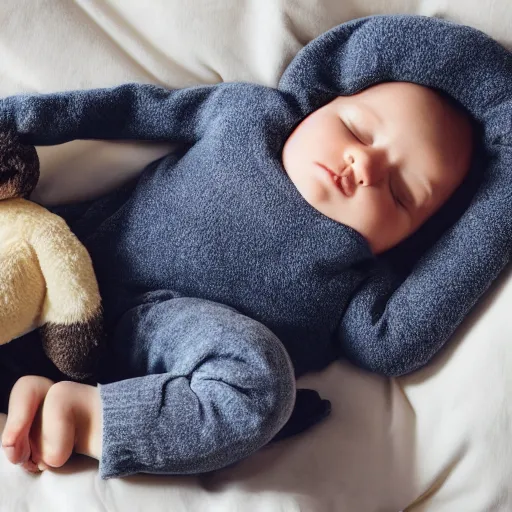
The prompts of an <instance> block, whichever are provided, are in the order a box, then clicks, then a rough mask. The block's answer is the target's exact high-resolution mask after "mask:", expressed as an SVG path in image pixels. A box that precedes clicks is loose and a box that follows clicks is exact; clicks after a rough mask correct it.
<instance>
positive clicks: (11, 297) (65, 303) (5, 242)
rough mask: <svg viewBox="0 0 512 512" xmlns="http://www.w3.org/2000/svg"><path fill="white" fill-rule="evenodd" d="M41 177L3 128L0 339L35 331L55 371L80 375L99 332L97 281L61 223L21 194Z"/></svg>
mask: <svg viewBox="0 0 512 512" xmlns="http://www.w3.org/2000/svg"><path fill="white" fill-rule="evenodd" d="M38 179H39V159H38V157H37V153H36V150H35V148H34V147H33V146H27V145H23V144H21V143H20V142H19V140H18V137H17V135H16V134H14V133H10V132H0V344H4V343H8V342H9V341H11V340H13V339H14V338H16V337H18V336H21V335H22V334H23V333H25V332H27V331H29V330H31V329H33V328H39V330H40V335H41V340H42V343H43V348H44V350H45V353H46V354H47V356H48V357H49V358H50V359H51V360H52V361H53V363H54V364H55V365H56V366H57V368H58V369H59V370H60V371H61V372H63V373H65V374H66V375H68V376H69V377H71V378H74V379H76V380H85V379H87V378H88V377H90V376H91V375H92V374H93V373H94V368H95V363H96V361H97V358H98V355H99V349H100V347H101V339H102V336H103V328H102V309H101V299H100V294H99V289H98V283H97V281H96V277H95V274H94V271H93V267H92V262H91V259H90V256H89V254H88V252H87V251H86V249H85V247H84V246H83V245H82V244H81V243H80V242H79V241H78V239H77V238H76V237H75V236H74V235H73V233H72V232H71V231H70V229H69V228H68V226H67V225H66V223H65V222H64V221H63V220H62V219H61V218H60V217H58V216H56V215H54V214H52V213H51V212H49V211H48V210H46V209H45V208H43V207H42V206H39V205H38V204H36V203H33V202H31V201H29V200H27V199H26V198H27V197H28V196H29V194H30V193H31V192H32V190H33V189H34V188H35V186H36V184H37V182H38Z"/></svg>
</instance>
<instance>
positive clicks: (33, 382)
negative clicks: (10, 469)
mask: <svg viewBox="0 0 512 512" xmlns="http://www.w3.org/2000/svg"><path fill="white" fill-rule="evenodd" d="M53 384H54V382H53V381H51V380H50V379H46V378H44V377H38V376H35V375H27V376H25V377H21V378H20V379H18V381H17V382H16V384H15V385H14V387H13V388H12V391H11V394H10V397H9V410H8V414H7V422H6V424H5V428H4V432H3V434H2V447H3V449H4V452H5V455H6V456H7V459H8V460H9V461H10V462H12V463H13V464H19V465H20V466H21V467H22V468H23V469H25V470H26V471H28V472H30V473H37V472H38V471H39V469H38V467H37V464H36V463H35V462H34V461H35V460H37V457H38V455H37V453H38V447H37V446H36V443H35V442H34V438H37V437H39V436H38V434H37V433H38V432H39V431H40V423H41V419H40V409H41V404H42V403H43V401H44V399H45V397H46V394H47V393H48V391H49V389H50V388H51V387H52V385H53ZM34 434H35V435H34Z"/></svg>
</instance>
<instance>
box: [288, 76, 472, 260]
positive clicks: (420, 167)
mask: <svg viewBox="0 0 512 512" xmlns="http://www.w3.org/2000/svg"><path fill="white" fill-rule="evenodd" d="M471 141H472V135H471V124H470V121H469V119H468V118H467V117H466V116H465V115H464V114H462V113H460V112H458V111H456V110H455V109H454V108H453V107H452V106H451V105H450V104H448V103H447V102H446V100H444V99H443V98H442V97H441V96H440V95H438V94H437V93H435V92H434V91H432V90H431V89H429V88H427V87H423V86H420V85H416V84H411V83H407V82H389V83H384V84H379V85H375V86H373V87H370V88H368V89H366V90H364V91H362V92H360V93H358V94H355V95H353V96H341V97H338V98H336V99H335V100H333V101H331V102H330V103H328V104H327V105H325V106H324V107H322V108H320V109H318V110H316V111H315V112H313V113H312V114H310V115H309V116H308V117H307V118H306V119H304V120H303V121H302V122H301V123H300V124H299V125H298V127H297V128H296V129H295V130H294V131H293V133H292V134H291V135H290V137H289V138H288V140H287V141H286V143H285V145H284V148H283V166H284V168H285V170H286V172H287V174H288V176H289V177H290V179H291V180H292V182H293V183H294V185H295V186H296V187H297V189H298V191H299V192H300V194H301V195H302V196H303V198H304V199H305V200H306V201H307V202H308V203H309V204H310V205H311V206H313V207H314V208H315V209H317V210H318V211H319V212H321V213H323V214H324V215H326V216H327V217H330V218H331V219H333V220H335V221H337V222H340V223H342V224H345V225H347V226H350V227H351V228H353V229H355V230H356V231H358V232H359V233H360V234H361V235H362V236H363V237H365V239H366V240H367V241H368V243H369V245H370V247H371V248H372V251H373V252H374V253H375V254H379V253H381V252H383V251H385V250H387V249H390V248H391V247H394V246H395V245H397V244H398V243H399V242H401V241H402V240H404V239H405V238H407V237H408V236H409V235H411V234H412V233H413V232H414V231H416V230H417V229H418V228H419V227H420V226H421V225H422V224H423V223H424V222H425V221H426V220H427V219H428V218H429V217H430V216H431V215H432V214H434V213H435V211H436V210H438V209H439V208H440V206H441V205H442V204H443V203H444V202H445V201H446V200H447V199H448V198H449V197H450V195H451V194H452V193H453V192H454V191H455V189H456V188H457V187H458V186H459V185H460V183H461V182H462V180H463V179H464V176H465V175H466V173H467V170H468V168H469V164H470V158H471V149H472V147H471V146H472V144H471Z"/></svg>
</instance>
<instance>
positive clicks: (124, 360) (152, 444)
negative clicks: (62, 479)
mask: <svg viewBox="0 0 512 512" xmlns="http://www.w3.org/2000/svg"><path fill="white" fill-rule="evenodd" d="M107 350H108V353H107V354H106V356H105V357H104V358H103V362H104V364H103V369H102V373H103V374H104V375H105V376H106V377H107V376H108V378H105V379H104V380H103V383H102V384H100V394H101V399H102V403H103V451H102V456H101V461H100V474H101V477H102V478H111V477H119V476H125V475H130V474H134V473H139V472H145V473H166V474H190V473H202V472H207V471H212V470H215V469H219V468H222V467H225V466H227V465H229V464H231V463H233V462H236V461H238V460H240V459H242V458H244V457H246V456H248V455H250V454H251V453H253V452H255V451H256V450H257V449H258V448H260V447H262V446H264V445H265V444H267V443H268V442H269V441H270V440H271V439H272V438H273V437H274V436H275V435H276V434H277V433H278V432H279V430H280V429H281V428H282V427H283V425H284V424H285V423H286V422H287V420H288V419H289V417H290V415H291V413H292V409H293V406H294V401H295V376H294V370H293V367H292V364H291V361H290V358H289V356H288V354H287V352H286V350H285V349H284V347H283V345H282V344H281V342H280V341H279V339H278V338H277V337H276V336H275V335H274V334H273V333H272V332H271V331H270V330H269V329H267V328H266V327H265V326H263V325H262V324H260V323H258V322H256V321H255V320H252V319H250V318H248V317H245V316H243V315H241V314H240V313H238V312H237V311H235V310H234V309H232V308H229V307H227V306H224V305H221V304H217V303H214V302H210V301H206V300H200V299H192V298H171V299H169V300H165V301H163V302H162V301H158V302H157V301H155V302H146V303H144V304H142V305H138V306H135V307H133V308H132V309H129V310H128V311H127V312H126V313H125V314H124V315H123V317H122V318H121V320H120V322H119V323H118V324H117V327H116V332H115V333H114V336H113V337H112V338H111V340H110V343H109V346H108V349H107Z"/></svg>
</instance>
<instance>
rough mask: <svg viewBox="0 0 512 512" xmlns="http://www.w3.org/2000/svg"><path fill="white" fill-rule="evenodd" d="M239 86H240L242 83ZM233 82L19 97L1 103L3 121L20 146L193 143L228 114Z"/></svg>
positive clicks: (129, 86)
mask: <svg viewBox="0 0 512 512" xmlns="http://www.w3.org/2000/svg"><path fill="white" fill-rule="evenodd" d="M238 85H239V84H238ZM233 87H235V84H218V85H210V86H199V87H190V88H187V89H175V90H169V89H165V88H163V87H159V86H156V85H149V84H126V85H121V86H118V87H113V88H108V89H92V90H78V91H69V92H60V93H52V94H30V95H18V96H11V97H8V98H5V99H3V100H1V101H0V123H1V125H3V126H6V127H7V128H13V129H15V130H16V131H17V132H18V133H19V135H20V136H21V140H22V142H24V143H26V144H33V145H51V144H60V143H63V142H69V141H71V140H74V139H107V140H108V139H110V140H113V139H118V140H129V139H141V140H164V141H173V142H174V141H175V142H184V143H193V142H195V141H196V140H197V139H199V138H200V137H201V136H202V135H203V133H204V131H205V130H206V128H207V127H208V126H209V125H210V123H211V121H212V120H214V119H215V117H216V116H217V115H218V114H220V113H222V112H223V111H224V110H225V103H226V101H227V100H228V96H230V94H229V93H228V94H226V91H228V90H230V89H232V88H233Z"/></svg>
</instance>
